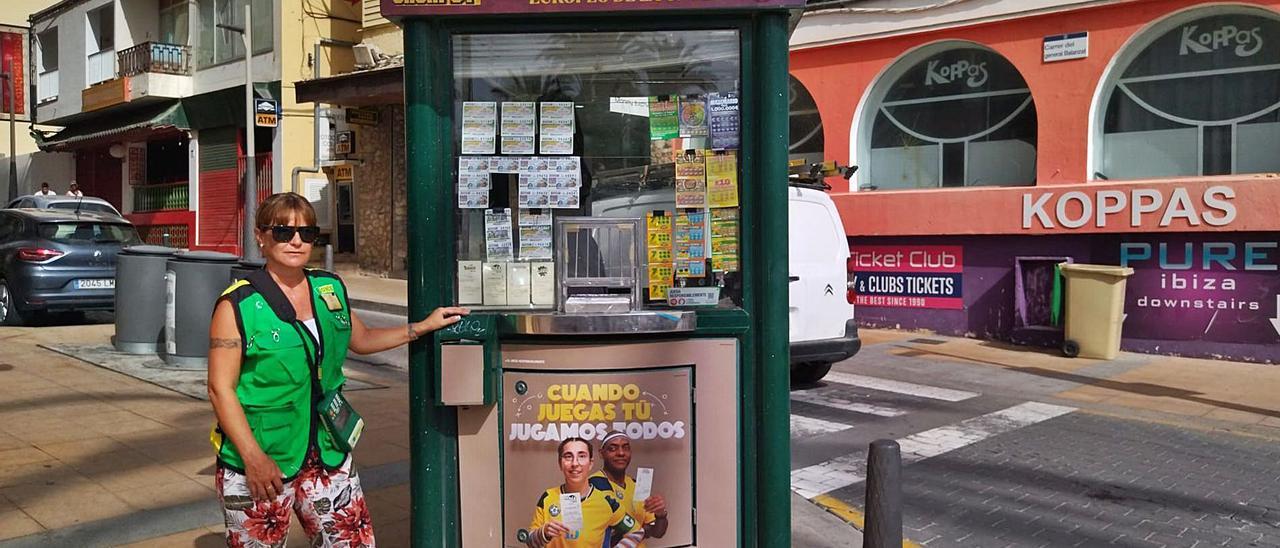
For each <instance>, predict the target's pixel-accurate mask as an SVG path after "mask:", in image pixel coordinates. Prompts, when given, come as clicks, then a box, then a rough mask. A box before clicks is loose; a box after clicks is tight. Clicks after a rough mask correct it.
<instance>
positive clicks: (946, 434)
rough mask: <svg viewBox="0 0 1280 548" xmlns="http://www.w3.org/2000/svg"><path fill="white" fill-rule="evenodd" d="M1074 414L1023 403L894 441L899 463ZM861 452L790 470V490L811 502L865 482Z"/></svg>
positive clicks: (1046, 406) (1054, 408) (1044, 405)
mask: <svg viewBox="0 0 1280 548" xmlns="http://www.w3.org/2000/svg"><path fill="white" fill-rule="evenodd" d="M1072 411H1075V408H1074V407H1066V406H1062V405H1051V404H1047V403H1039V402H1026V403H1022V404H1019V405H1015V406H1013V407H1009V408H1006V409H1002V410H999V411H995V412H993V413H987V414H986V415H981V416H978V417H973V418H970V419H966V420H964V421H961V422H959V423H957V424H954V425H947V426H940V427H938V428H934V429H931V430H926V431H924V432H919V433H916V434H912V435H910V436H906V437H904V438H901V439H899V440H898V444H899V445H900V446H901V448H902V462H903V464H910V463H912V462H918V461H921V460H924V459H927V458H930V457H935V456H938V455H941V454H943V453H947V452H949V451H954V450H956V449H959V448H961V447H965V446H967V445H971V444H974V443H977V442H979V441H982V440H984V439H987V438H990V437H992V436H996V435H999V434H1003V433H1006V432H1011V431H1013V430H1017V429H1019V428H1022V427H1025V426H1029V425H1032V424H1035V423H1038V422H1042V421H1046V420H1049V419H1052V418H1054V417H1058V416H1061V415H1065V414H1067V413H1070V412H1072ZM865 458H866V457H865V456H864V455H863V454H862V453H861V452H857V453H852V454H848V455H843V456H840V457H836V458H834V459H831V460H828V461H826V462H822V463H818V464H815V465H812V466H806V467H804V468H799V469H796V470H792V471H791V490H792V491H795V492H796V493H797V494H799V495H800V496H802V497H805V498H808V499H811V498H813V497H816V496H818V495H822V494H825V493H830V492H831V491H835V490H836V489H840V488H842V487H847V486H849V485H853V484H855V483H860V482H862V481H864V480H865V479H866V462H865Z"/></svg>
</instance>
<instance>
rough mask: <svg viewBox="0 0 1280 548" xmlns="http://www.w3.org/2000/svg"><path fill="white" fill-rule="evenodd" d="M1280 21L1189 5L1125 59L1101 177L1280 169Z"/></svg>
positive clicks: (1110, 108)
mask: <svg viewBox="0 0 1280 548" xmlns="http://www.w3.org/2000/svg"><path fill="white" fill-rule="evenodd" d="M1277 42H1280V18H1277V17H1276V15H1274V14H1271V13H1269V12H1264V11H1262V10H1252V9H1247V10H1244V11H1237V12H1225V13H1224V12H1223V11H1222V9H1221V8H1211V9H1207V10H1200V11H1197V12H1191V13H1189V14H1187V15H1186V16H1184V17H1179V18H1176V19H1172V20H1169V21H1166V22H1165V23H1164V24H1162V25H1159V26H1157V27H1155V28H1153V29H1152V31H1151V32H1150V33H1149V37H1148V38H1147V39H1145V40H1142V39H1140V40H1139V41H1137V42H1135V44H1134V46H1132V47H1131V48H1130V50H1129V52H1127V53H1125V54H1122V57H1121V58H1120V60H1119V62H1118V63H1117V65H1116V66H1117V71H1115V72H1114V74H1117V75H1118V77H1116V78H1115V79H1114V80H1113V81H1112V82H1111V83H1110V84H1109V85H1108V92H1109V99H1108V101H1107V104H1106V105H1107V108H1106V110H1105V115H1104V116H1105V118H1104V119H1103V123H1102V132H1103V134H1102V154H1101V158H1100V160H1101V161H1100V162H1099V164H1098V166H1097V172H1098V175H1099V176H1100V177H1101V178H1109V179H1139V178H1150V177H1176V176H1198V175H1228V174H1233V173H1261V172H1274V171H1280V155H1277V154H1276V153H1275V143H1276V142H1277V141H1280V116H1278V115H1277V109H1280V43H1277Z"/></svg>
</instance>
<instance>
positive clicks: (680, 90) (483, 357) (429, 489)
mask: <svg viewBox="0 0 1280 548" xmlns="http://www.w3.org/2000/svg"><path fill="white" fill-rule="evenodd" d="M802 7H803V0H657V1H637V0H382V13H383V15H385V16H387V17H389V18H392V19H393V20H396V21H397V22H398V23H399V24H400V25H401V26H402V28H403V30H404V50H405V63H404V74H405V76H404V81H405V93H404V97H405V111H406V119H405V126H406V133H407V145H406V148H407V151H406V152H407V179H408V204H409V212H410V214H409V231H408V232H409V240H408V246H409V308H410V316H411V317H413V318H419V317H423V316H425V315H426V314H427V313H429V312H430V311H431V310H432V309H434V308H435V307H438V306H446V305H455V304H459V305H462V306H470V307H472V310H473V311H472V314H471V315H470V316H468V317H467V318H466V319H464V320H463V321H462V322H460V323H459V324H457V325H455V326H454V327H452V328H450V329H447V330H443V331H442V332H439V333H437V334H436V335H435V336H434V337H432V338H429V339H428V338H424V339H423V340H420V341H418V342H416V343H414V344H413V346H412V347H411V352H410V364H411V366H410V371H411V372H410V414H411V422H410V424H411V452H412V461H411V462H412V470H411V479H410V493H411V499H412V522H411V523H412V526H411V527H412V541H413V545H415V546H430V547H441V548H444V547H449V548H453V547H465V548H476V547H480V546H485V547H488V546H504V547H505V546H524V545H526V544H527V543H528V542H527V539H528V536H529V534H530V533H531V532H536V531H537V529H536V527H535V526H536V524H537V523H538V519H540V518H538V517H537V515H538V514H537V513H536V512H535V510H534V509H535V505H536V506H537V507H538V508H539V510H538V511H537V512H543V513H546V512H549V514H546V515H549V516H552V518H547V519H560V518H561V516H560V513H561V509H560V507H558V506H557V505H556V504H555V503H556V501H555V500H546V499H547V495H549V494H552V493H553V491H552V490H547V491H546V494H543V495H542V496H541V497H540V496H539V495H540V494H542V493H544V491H543V488H544V487H547V486H548V485H555V484H558V483H559V476H558V474H560V473H562V470H561V469H558V463H557V459H558V458H559V453H558V452H557V445H558V444H557V442H558V441H560V440H561V439H563V438H566V437H581V438H583V439H586V440H589V444H590V445H591V446H592V449H593V452H594V461H593V466H594V469H595V470H599V469H600V467H601V464H602V460H603V459H602V457H601V454H600V446H599V445H598V444H599V443H600V441H601V440H602V439H603V438H604V437H605V435H606V432H615V431H620V432H622V433H624V434H626V435H627V436H628V438H629V439H630V441H631V443H632V444H633V450H634V452H635V453H634V455H635V456H634V463H635V466H633V467H632V468H630V469H628V470H627V474H628V475H629V476H636V475H637V472H638V470H644V469H646V468H644V467H647V473H648V474H649V476H650V477H651V478H652V480H651V481H646V482H645V483H646V485H645V487H643V488H636V489H643V490H650V489H651V490H652V491H651V492H652V493H653V494H662V495H663V496H665V498H666V500H667V507H668V515H669V516H670V523H669V525H668V524H663V530H664V531H665V533H666V534H665V536H664V537H660V538H648V539H646V540H645V545H646V546H650V547H653V548H662V547H665V546H704V547H721V546H763V547H778V546H789V545H790V534H791V519H790V488H789V477H790V437H789V418H788V417H789V405H790V404H789V395H788V390H789V364H788V348H789V346H788V327H787V325H788V324H787V318H788V269H787V184H786V180H787V147H788V117H787V112H788V104H787V103H788V72H787V53H788V50H787V41H788V32H789V28H788V17H789V15H790V12H789V10H794V9H799V8H802ZM726 97H728V98H730V100H729V101H728V102H726V99H725V98H726ZM646 102H647V103H648V104H646ZM729 104H731V105H732V107H731V110H732V112H730V110H729V109H730V107H726V106H725V105H729ZM726 113H728V114H726ZM699 116H702V118H699ZM686 122H687V123H688V124H687V125H688V127H687V128H686ZM697 124H702V125H701V126H699V125H697ZM699 128H701V129H699ZM725 149H728V150H725ZM535 152H536V153H540V154H536V153H535ZM726 155H727V156H730V157H731V159H730V160H729V163H728V164H725V163H722V162H723V160H724V158H725V156H726ZM695 159H696V162H697V163H694V162H695ZM713 162H716V163H715V164H714V165H713ZM508 164H509V166H508ZM500 166H508V167H500ZM689 166H694V167H693V168H690V167H689ZM725 166H729V167H727V168H726V167H725ZM538 170H546V171H538ZM726 171H727V174H726ZM557 172H558V175H557ZM544 174H550V175H549V176H544ZM557 177H563V178H559V179H558V178H557ZM695 180H697V181H700V182H701V184H702V186H701V187H699V186H698V185H697V184H696V183H694V182H691V181H695ZM548 181H549V184H548ZM544 185H545V186H547V187H549V189H548V190H541V188H542V187H543V186H544ZM557 189H558V190H557ZM699 192H701V193H703V194H702V195H701V196H702V197H699V194H698V193H699ZM717 192H718V193H717ZM548 200H549V202H550V203H548ZM699 200H702V201H699ZM726 206H728V207H726ZM699 211H701V212H702V214H701V216H699V213H698V212H699ZM664 217H665V223H666V224H663V223H664V220H663V218H664ZM681 223H683V225H682V224H681ZM672 224H674V225H675V227H674V228H671V227H672ZM504 227H505V228H504ZM553 227H554V229H553ZM655 227H658V228H655ZM660 230H661V231H674V232H661V233H662V234H665V235H666V236H663V237H661V238H658V239H659V240H662V239H663V238H671V239H673V240H675V243H674V244H670V243H668V242H666V241H665V240H664V241H662V242H659V244H657V245H658V246H659V247H655V244H654V242H655V240H654V238H655V236H654V235H655V234H658V233H659V231H660ZM682 231H683V232H682ZM606 234H607V235H606ZM587 235H589V236H587ZM583 238H586V239H583ZM691 238H692V239H695V240H696V239H698V238H700V240H697V241H694V243H693V244H690V243H689V240H690V239H691ZM575 241H576V242H578V243H576V244H575V243H574V242H575ZM584 242H585V243H584ZM661 245H668V247H666V248H665V251H664V249H661V248H660V246H661ZM672 246H673V247H672ZM646 248H647V251H646ZM672 250H674V251H672ZM671 253H674V254H675V256H676V258H674V259H673V258H672V257H671V255H670V254H671ZM526 259H530V260H527V261H526ZM663 260H665V261H667V263H661V261H663ZM672 261H674V262H672ZM662 264H666V265H667V266H666V270H662V269H661V268H659V267H661V266H662ZM584 265H585V266H584ZM595 267H599V268H600V270H599V271H593V270H592V268H595ZM583 268H586V271H585V273H584V271H583V270H582V269H583ZM655 268H658V269H657V270H655ZM481 271H482V272H481ZM491 271H492V272H491ZM491 274H492V276H491ZM539 276H550V277H549V278H547V279H546V280H541V281H540V280H539V279H538V278H539ZM530 277H532V278H533V280H530V279H529V278H530ZM552 278H554V279H552ZM504 286H505V287H504ZM504 290H505V291H504ZM664 297H665V298H664ZM541 455H546V456H545V457H543V456H541ZM628 458H629V459H630V458H632V457H630V456H629V457H628ZM565 474H566V475H565V478H566V480H567V478H568V477H569V476H568V475H567V474H568V473H567V472H565ZM553 479H554V481H552V480H553ZM638 483H639V482H638ZM566 485H567V483H566ZM593 485H596V486H598V485H600V484H599V483H593ZM535 486H536V488H535ZM631 489H632V488H631V487H628V489H627V490H626V492H625V493H624V491H623V489H622V488H621V487H618V488H617V490H616V491H615V492H605V493H603V495H607V496H608V497H610V500H611V501H615V502H617V501H619V500H621V499H624V498H625V497H628V496H633V493H632V490H631ZM590 497H591V495H583V498H582V502H581V504H582V507H581V509H582V512H581V514H582V515H583V516H584V517H585V519H586V521H587V522H590V521H591V520H593V519H596V518H595V517H593V516H592V514H591V513H592V512H593V511H594V510H592V509H590V508H588V501H589V500H592V499H591V498H590ZM552 498H553V499H554V496H553V497H552ZM636 498H638V497H636ZM565 504H566V506H565V511H564V513H565V514H566V515H565V516H563V517H564V518H565V519H570V518H569V516H568V515H567V514H571V513H572V514H577V513H578V512H569V511H568V506H567V503H565ZM575 504H576V503H575ZM622 506H623V507H624V510H625V509H627V508H630V506H628V505H627V504H625V503H624V504H623V505H622ZM638 512H639V511H638V510H637V514H636V515H634V518H635V519H634V521H636V522H639V523H641V524H644V523H645V521H646V519H645V517H641V515H639V513H638ZM530 516H534V518H533V520H532V523H531V518H530ZM647 517H648V518H650V519H652V518H653V516H647ZM664 519H665V518H664ZM610 525H613V523H612V522H611V523H610ZM583 527H584V529H583V530H575V532H574V533H572V534H573V535H581V536H579V537H578V539H579V541H582V540H584V539H589V538H591V534H592V533H590V532H587V531H585V530H586V529H590V528H591V527H594V525H592V524H591V523H587V524H586V525H584V526H583ZM605 534H611V533H609V532H606V533H605ZM606 542H609V541H606ZM570 545H573V544H570Z"/></svg>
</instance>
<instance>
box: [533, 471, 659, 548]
mask: <svg viewBox="0 0 1280 548" xmlns="http://www.w3.org/2000/svg"><path fill="white" fill-rule="evenodd" d="M587 481H588V482H589V484H590V485H591V489H590V490H589V491H588V492H587V496H586V497H584V498H583V499H582V524H583V526H584V527H583V528H582V530H577V531H571V532H570V533H569V534H568V535H566V536H565V537H564V538H555V539H552V540H551V542H548V543H546V544H542V543H541V542H536V541H535V543H536V544H538V545H539V546H544V547H546V548H611V547H612V546H613V544H614V541H615V540H616V539H619V538H622V536H623V535H626V534H627V533H630V532H632V531H634V530H637V529H639V528H640V524H639V523H637V522H636V520H635V519H634V518H632V517H631V516H630V515H629V514H627V511H626V509H625V508H624V507H623V506H622V504H620V503H619V502H618V501H617V500H614V498H613V492H612V487H613V486H612V485H611V484H610V483H609V479H608V478H595V477H592V478H590V479H588V480H587ZM560 493H561V487H560V486H556V487H552V488H550V489H547V490H546V492H544V493H543V494H542V497H540V498H539V499H538V505H537V507H536V508H534V509H533V522H532V523H530V524H529V531H528V532H527V533H526V534H527V535H528V536H534V535H537V534H538V533H537V531H538V529H539V528H540V527H542V526H543V525H545V524H546V523H547V522H548V521H551V520H558V519H559V517H560ZM522 536H524V535H522ZM520 540H521V541H524V540H525V539H524V538H522V539H520ZM537 540H538V541H540V540H541V539H537Z"/></svg>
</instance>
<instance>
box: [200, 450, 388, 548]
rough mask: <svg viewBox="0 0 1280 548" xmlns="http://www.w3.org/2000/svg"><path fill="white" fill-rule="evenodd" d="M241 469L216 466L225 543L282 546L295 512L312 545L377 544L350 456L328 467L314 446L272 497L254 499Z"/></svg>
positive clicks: (252, 547) (352, 546)
mask: <svg viewBox="0 0 1280 548" xmlns="http://www.w3.org/2000/svg"><path fill="white" fill-rule="evenodd" d="M246 479H247V478H246V477H245V475H244V474H241V473H239V472H236V471H235V470H231V469H229V468H225V467H223V466H221V465H219V466H218V470H217V489H218V500H219V502H221V503H222V513H223V517H224V519H225V521H226V527H227V546H228V547H233V548H240V547H249V548H258V547H271V548H275V547H283V546H285V541H286V539H287V537H288V535H289V518H290V514H291V513H294V512H296V513H297V514H298V519H300V520H302V529H303V531H305V532H306V534H307V537H308V538H309V539H310V541H311V546H323V547H333V548H358V547H370V548H373V547H374V546H375V543H374V540H373V522H372V521H370V519H369V508H368V507H367V506H365V500H364V492H363V491H361V489H360V477H359V476H358V475H357V474H356V473H355V472H353V471H352V470H351V457H350V456H348V457H347V460H346V462H344V463H343V464H342V466H341V467H339V468H337V469H335V470H327V469H325V466H324V464H323V463H322V462H320V458H319V456H318V455H317V454H316V453H315V452H314V451H312V452H311V453H310V454H308V455H307V461H306V463H304V464H303V465H302V470H300V471H299V472H298V475H297V476H296V477H294V478H293V480H292V481H289V482H286V483H285V484H284V492H283V493H281V494H280V495H279V496H277V497H276V498H275V500H271V501H256V502H255V501H254V500H253V497H251V496H250V494H249V485H248V483H247V481H246Z"/></svg>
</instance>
